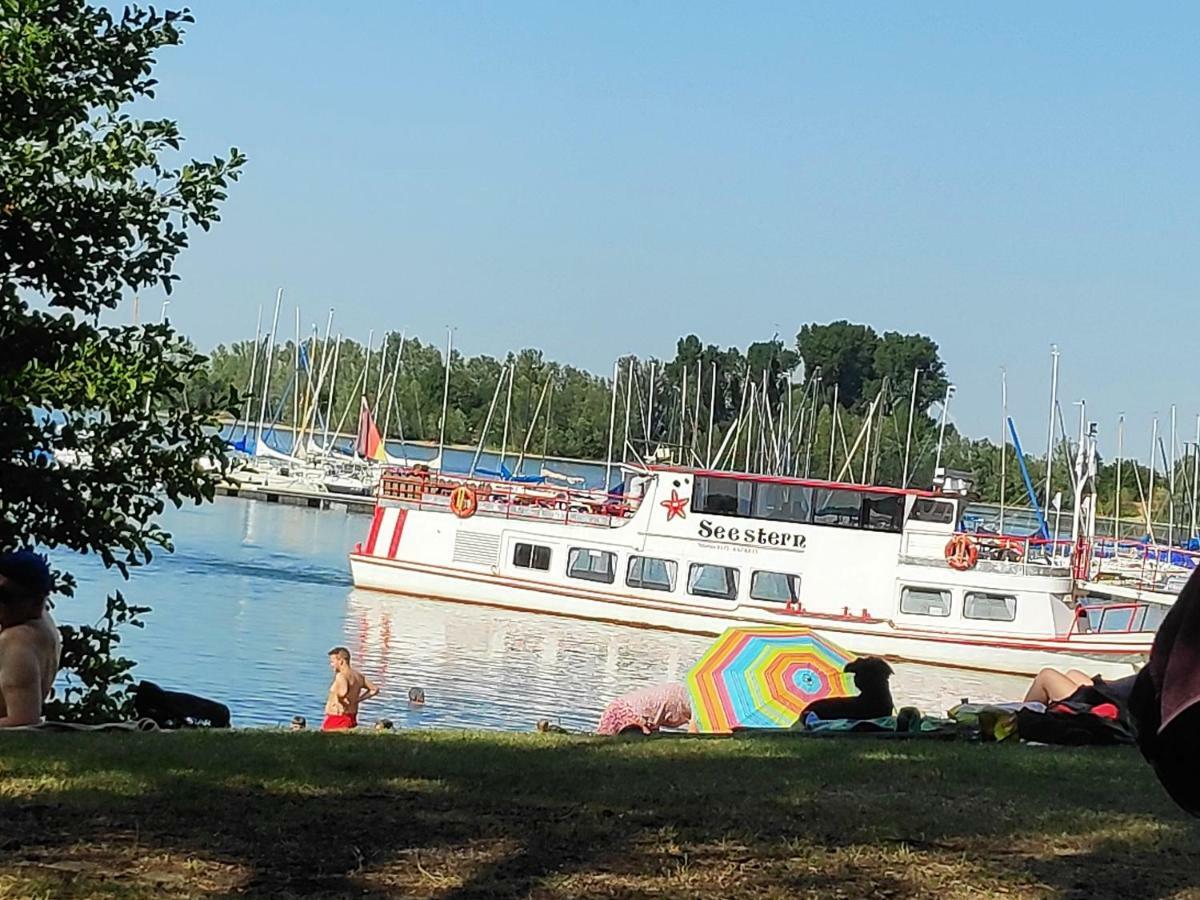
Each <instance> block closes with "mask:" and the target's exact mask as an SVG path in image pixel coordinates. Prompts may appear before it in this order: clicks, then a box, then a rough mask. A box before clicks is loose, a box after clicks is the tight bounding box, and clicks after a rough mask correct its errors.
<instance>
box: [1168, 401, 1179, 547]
mask: <svg viewBox="0 0 1200 900" xmlns="http://www.w3.org/2000/svg"><path fill="white" fill-rule="evenodd" d="M1178 437H1179V433H1178V431H1177V430H1176V421H1175V404H1174V403H1172V404H1171V454H1170V461H1169V462H1168V463H1167V466H1168V468H1169V469H1170V472H1169V473H1168V475H1167V491H1168V497H1169V499H1168V501H1167V546H1168V547H1174V546H1175V443H1176V441H1177V440H1178Z"/></svg>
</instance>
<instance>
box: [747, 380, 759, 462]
mask: <svg viewBox="0 0 1200 900" xmlns="http://www.w3.org/2000/svg"><path fill="white" fill-rule="evenodd" d="M757 389H758V385H756V384H755V383H754V382H753V381H750V401H749V404H748V405H747V407H746V467H745V471H747V472H752V471H754V470H753V469H752V468H751V466H752V465H753V463H754V398H755V394H756V393H757Z"/></svg>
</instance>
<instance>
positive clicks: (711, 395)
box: [704, 359, 1200, 531]
mask: <svg viewBox="0 0 1200 900" xmlns="http://www.w3.org/2000/svg"><path fill="white" fill-rule="evenodd" d="M716 410H717V361H716V360H715V359H714V360H713V364H712V384H710V385H709V386H708V438H707V443H706V446H705V448H704V466H705V468H708V467H710V466H711V465H712V439H713V422H714V421H715V417H716ZM1196 428H1197V430H1198V432H1200V416H1197V418H1196ZM1197 443H1198V444H1200V437H1198V438H1197ZM1192 530H1193V531H1195V528H1194V527H1193V528H1192Z"/></svg>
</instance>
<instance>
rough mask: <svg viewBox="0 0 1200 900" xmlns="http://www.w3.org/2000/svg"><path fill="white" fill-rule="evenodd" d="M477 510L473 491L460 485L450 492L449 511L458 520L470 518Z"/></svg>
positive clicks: (477, 505)
mask: <svg viewBox="0 0 1200 900" xmlns="http://www.w3.org/2000/svg"><path fill="white" fill-rule="evenodd" d="M478 508H479V501H478V500H477V499H476V497H475V491H473V490H472V489H471V488H469V487H467V486H466V485H465V484H460V485H459V486H458V487H456V488H455V489H454V490H452V491H451V492H450V511H451V512H452V513H454V514H455V515H456V516H458V517H459V518H460V519H469V518H471V516H473V515H475V510H477V509H478Z"/></svg>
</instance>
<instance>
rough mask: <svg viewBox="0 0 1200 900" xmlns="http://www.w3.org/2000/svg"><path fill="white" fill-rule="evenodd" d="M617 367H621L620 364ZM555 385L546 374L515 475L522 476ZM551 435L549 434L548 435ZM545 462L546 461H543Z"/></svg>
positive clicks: (523, 442)
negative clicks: (539, 418)
mask: <svg viewBox="0 0 1200 900" xmlns="http://www.w3.org/2000/svg"><path fill="white" fill-rule="evenodd" d="M617 365H620V363H619V362H618V363H617ZM553 383H554V379H553V378H552V377H551V375H550V373H549V372H547V374H546V383H545V384H544V385H542V392H541V394H539V395H538V402H537V406H535V407H534V409H533V418H532V419H530V420H529V425H528V427H527V428H526V429H525V440H524V441H522V442H521V454H520V456H518V457H517V464H516V466H515V467H514V468H513V475H520V474H521V466H522V465H524V463H525V454H526V453H528V452H529V442H530V441H532V440H533V431H534V429H535V428H536V427H537V420H538V417H539V416H540V415H541V414H542V404H543V403H545V402H546V395H547V394H548V393H549V391H550V385H551V384H553ZM548 434H549V433H548V432H547V435H548ZM542 462H543V463H544V462H545V459H544V458H543V459H542Z"/></svg>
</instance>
